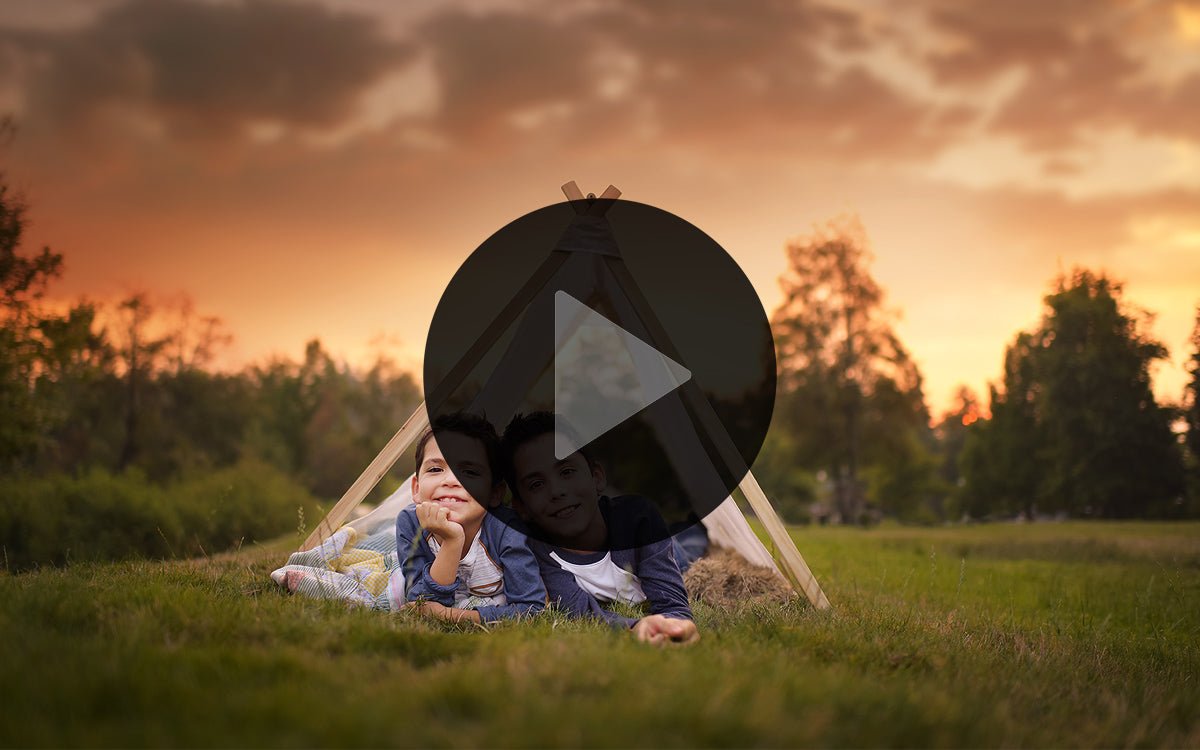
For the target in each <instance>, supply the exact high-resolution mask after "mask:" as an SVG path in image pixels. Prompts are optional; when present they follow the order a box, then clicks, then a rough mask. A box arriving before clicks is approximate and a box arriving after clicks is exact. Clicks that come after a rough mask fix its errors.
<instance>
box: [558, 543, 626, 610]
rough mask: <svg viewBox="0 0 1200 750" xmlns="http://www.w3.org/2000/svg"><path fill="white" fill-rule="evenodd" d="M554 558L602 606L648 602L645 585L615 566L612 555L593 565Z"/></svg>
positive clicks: (606, 555) (607, 555)
mask: <svg viewBox="0 0 1200 750" xmlns="http://www.w3.org/2000/svg"><path fill="white" fill-rule="evenodd" d="M550 557H552V558H553V559H554V561H555V562H556V563H558V564H559V565H560V566H561V567H562V569H563V570H567V571H570V572H571V574H572V575H574V576H575V581H576V583H578V584H579V588H581V589H583V590H584V591H586V592H588V593H589V594H591V595H592V596H594V597H596V601H598V602H621V603H623V604H633V605H636V604H641V603H642V602H644V601H646V593H645V592H644V591H642V584H641V582H640V581H638V579H637V576H635V575H634V574H633V573H630V572H629V571H628V570H625V569H623V568H621V567H620V566H618V565H617V564H616V563H615V562H613V561H612V555H611V554H610V553H608V552H605V553H604V557H602V558H600V559H599V560H597V561H595V562H591V563H573V562H567V561H566V560H564V559H562V557H560V556H559V554H558V553H557V552H553V551H552V552H551V553H550Z"/></svg>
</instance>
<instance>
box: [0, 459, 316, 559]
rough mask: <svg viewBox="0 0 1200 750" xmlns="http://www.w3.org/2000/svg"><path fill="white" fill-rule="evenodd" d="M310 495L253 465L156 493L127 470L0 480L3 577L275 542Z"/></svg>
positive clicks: (312, 510)
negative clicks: (70, 565)
mask: <svg viewBox="0 0 1200 750" xmlns="http://www.w3.org/2000/svg"><path fill="white" fill-rule="evenodd" d="M300 508H303V509H304V514H305V517H307V518H313V519H315V518H319V517H320V516H319V513H320V509H319V508H318V506H317V502H316V501H315V500H314V499H313V497H312V496H311V495H310V494H309V493H308V492H307V491H306V490H305V489H304V488H303V487H301V486H300V485H299V484H297V483H296V482H294V481H292V480H291V479H289V478H288V477H287V476H285V475H283V474H281V473H280V472H279V471H278V470H276V469H273V468H271V467H270V466H267V465H266V464H262V463H258V462H243V463H240V464H238V465H236V466H233V467H230V468H228V469H222V470H219V471H216V472H212V473H209V474H205V475H202V476H195V477H188V478H184V479H182V480H180V481H177V482H174V483H172V484H168V485H158V484H154V483H152V482H150V481H149V480H147V479H146V478H145V477H144V476H143V475H141V474H139V473H136V472H130V473H126V474H120V475H114V474H110V473H108V472H105V471H99V470H96V471H92V472H89V473H87V474H85V475H83V476H80V477H67V476H58V477H47V478H37V479H31V478H5V479H2V480H0V545H2V546H3V554H4V557H5V565H6V568H7V569H9V570H25V569H29V568H32V567H36V566H38V565H63V564H66V563H70V562H82V561H98V560H123V559H128V558H138V557H150V558H165V557H178V556H192V555H197V554H203V553H206V552H207V553H212V552H217V551H221V550H225V549H229V548H230V547H233V546H235V545H237V544H239V543H242V542H252V541H258V540H264V539H267V538H270V537H274V536H278V535H280V534H283V533H285V532H287V531H289V530H292V529H295V528H296V525H297V516H298V509H300Z"/></svg>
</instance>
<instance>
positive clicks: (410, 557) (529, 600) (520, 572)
mask: <svg viewBox="0 0 1200 750" xmlns="http://www.w3.org/2000/svg"><path fill="white" fill-rule="evenodd" d="M479 541H480V542H481V543H482V544H483V547H484V550H485V551H486V552H487V555H488V557H490V558H491V559H492V560H493V561H494V562H495V563H496V565H497V566H498V567H499V568H500V569H501V571H502V573H503V576H504V589H503V590H504V596H505V599H506V600H507V603H505V604H502V605H496V606H492V605H488V606H482V607H479V608H478V610H477V611H478V612H479V619H481V620H482V621H483V622H496V621H497V620H502V619H505V618H511V617H519V616H522V615H531V614H535V613H537V612H539V611H541V610H542V609H543V608H544V607H545V606H546V587H545V586H544V585H543V584H542V578H541V576H540V575H539V571H538V562H537V560H536V559H535V558H534V556H533V552H532V551H531V550H530V548H529V544H528V540H527V539H526V538H525V535H524V534H522V533H521V532H520V531H518V530H517V529H514V528H512V527H510V526H508V525H507V524H505V523H504V522H503V521H500V520H499V519H497V518H496V517H495V516H494V515H493V514H491V513H488V514H487V515H486V516H484V518H483V523H482V524H481V525H480V527H479ZM396 554H397V555H398V556H399V558H400V560H401V565H402V567H403V570H404V579H405V599H406V600H408V601H410V602H412V601H416V600H418V599H425V600H428V601H435V602H438V603H439V604H443V605H445V606H447V607H453V606H454V597H455V593H456V592H457V591H458V588H459V586H460V585H462V581H461V580H459V579H457V578H456V579H455V581H454V583H453V584H451V585H449V586H443V585H442V584H440V583H438V582H437V581H435V580H433V577H432V576H430V574H429V569H430V568H431V567H432V566H433V560H434V557H435V555H434V552H433V549H432V548H431V547H430V546H429V540H428V533H427V532H425V530H424V529H422V528H421V524H420V522H419V521H417V508H416V506H415V505H410V506H408V507H407V508H405V509H404V510H402V511H400V514H399V515H398V516H397V517H396Z"/></svg>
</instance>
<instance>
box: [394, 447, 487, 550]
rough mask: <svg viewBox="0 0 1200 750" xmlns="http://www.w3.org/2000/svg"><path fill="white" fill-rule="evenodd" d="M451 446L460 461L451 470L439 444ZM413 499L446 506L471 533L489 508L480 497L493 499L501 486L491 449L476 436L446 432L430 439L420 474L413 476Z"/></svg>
mask: <svg viewBox="0 0 1200 750" xmlns="http://www.w3.org/2000/svg"><path fill="white" fill-rule="evenodd" d="M439 442H440V443H444V444H446V446H447V447H448V448H449V449H450V452H451V455H452V456H453V457H454V460H455V461H456V462H457V464H456V465H455V466H454V468H453V469H451V467H450V465H449V464H448V463H447V459H446V456H445V453H444V452H443V451H442V447H441V446H440V445H439V444H438V443H439ZM413 484H414V487H413V500H414V501H415V502H417V503H435V504H437V505H439V506H441V507H443V508H446V509H447V510H448V511H449V512H450V513H449V520H451V521H453V522H455V523H457V524H461V525H462V526H463V529H464V530H465V531H467V532H468V534H470V533H471V532H472V531H473V530H474V529H477V528H478V526H479V524H480V523H481V522H482V521H483V517H484V515H486V514H487V510H486V509H485V508H484V506H483V505H482V504H480V502H479V501H478V500H476V498H482V499H483V500H484V502H488V503H490V502H492V501H493V500H494V499H495V498H494V497H493V496H494V495H496V494H497V493H498V492H499V491H500V488H499V487H498V486H496V485H494V483H493V480H492V472H491V469H490V468H489V465H488V458H487V452H486V450H485V449H484V447H483V444H482V443H480V441H479V440H476V439H475V438H472V437H468V436H466V435H460V434H458V433H455V432H449V431H446V432H442V433H440V434H438V435H437V436H436V437H433V438H430V440H429V442H428V444H426V446H425V455H424V457H423V458H422V460H421V465H420V466H419V467H417V474H416V476H414V477H413Z"/></svg>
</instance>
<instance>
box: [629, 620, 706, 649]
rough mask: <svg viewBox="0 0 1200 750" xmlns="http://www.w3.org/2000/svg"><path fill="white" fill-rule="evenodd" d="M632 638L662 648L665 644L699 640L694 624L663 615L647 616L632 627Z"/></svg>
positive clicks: (698, 632)
mask: <svg viewBox="0 0 1200 750" xmlns="http://www.w3.org/2000/svg"><path fill="white" fill-rule="evenodd" d="M633 634H634V636H635V637H636V638H637V639H638V640H639V641H641V642H643V643H653V644H654V645H656V646H662V645H665V644H667V643H694V642H695V641H697V640H699V639H700V631H698V630H696V623H694V622H692V621H691V620H683V619H679V618H675V617H665V616H663V615H647V616H645V617H643V618H642V619H640V620H638V621H637V623H636V624H634V626H633Z"/></svg>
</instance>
